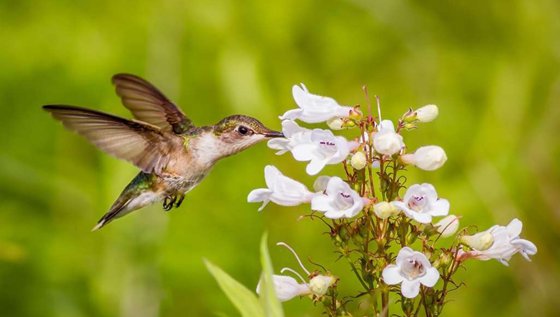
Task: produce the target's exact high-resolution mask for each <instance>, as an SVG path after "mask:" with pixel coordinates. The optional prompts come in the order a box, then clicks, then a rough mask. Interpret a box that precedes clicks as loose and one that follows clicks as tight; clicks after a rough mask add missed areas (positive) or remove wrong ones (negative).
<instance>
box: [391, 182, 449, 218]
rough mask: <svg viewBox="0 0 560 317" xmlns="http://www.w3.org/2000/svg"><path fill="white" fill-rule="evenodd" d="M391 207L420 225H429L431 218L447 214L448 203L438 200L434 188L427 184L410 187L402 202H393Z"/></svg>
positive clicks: (444, 200)
mask: <svg viewBox="0 0 560 317" xmlns="http://www.w3.org/2000/svg"><path fill="white" fill-rule="evenodd" d="M393 205H394V206H395V207H397V208H398V209H400V210H402V211H403V212H404V213H405V214H406V215H407V216H408V217H410V218H412V219H414V220H416V221H418V222H420V223H430V222H432V217H435V216H447V214H448V213H449V201H447V199H442V198H440V199H438V195H437V192H436V189H435V188H434V186H432V185H431V184H427V183H424V184H422V185H418V184H414V185H412V186H410V188H409V189H408V190H407V191H406V193H405V195H404V199H403V201H394V202H393Z"/></svg>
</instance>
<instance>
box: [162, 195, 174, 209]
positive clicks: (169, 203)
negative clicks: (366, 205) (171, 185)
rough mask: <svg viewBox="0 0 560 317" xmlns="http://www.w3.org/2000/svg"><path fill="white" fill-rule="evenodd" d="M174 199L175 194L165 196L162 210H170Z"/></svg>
mask: <svg viewBox="0 0 560 317" xmlns="http://www.w3.org/2000/svg"><path fill="white" fill-rule="evenodd" d="M176 200H177V196H175V195H173V196H165V199H164V200H163V210H165V211H169V210H171V208H173V204H175V201H176Z"/></svg>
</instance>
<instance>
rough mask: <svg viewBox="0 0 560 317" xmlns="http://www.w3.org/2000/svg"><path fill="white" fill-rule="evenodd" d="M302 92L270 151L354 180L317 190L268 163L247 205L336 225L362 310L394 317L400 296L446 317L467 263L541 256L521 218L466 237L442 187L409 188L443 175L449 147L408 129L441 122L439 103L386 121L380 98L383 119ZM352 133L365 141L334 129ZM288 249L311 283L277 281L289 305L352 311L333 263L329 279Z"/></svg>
mask: <svg viewBox="0 0 560 317" xmlns="http://www.w3.org/2000/svg"><path fill="white" fill-rule="evenodd" d="M292 93H293V97H294V100H295V102H296V104H297V105H298V108H297V109H293V110H289V111H287V112H286V113H284V115H282V116H281V117H280V119H281V120H283V121H282V130H283V133H284V136H285V138H279V139H272V140H270V141H269V143H268V146H269V147H270V148H271V149H274V150H276V151H277V152H276V154H278V155H283V154H285V153H287V152H290V153H291V155H292V156H293V158H294V159H295V160H296V161H301V162H308V163H307V167H306V172H307V174H308V175H311V176H316V175H318V174H319V173H321V171H322V170H323V168H324V167H325V166H326V165H341V166H342V167H343V170H344V172H345V176H344V177H339V176H327V175H321V176H316V178H315V180H314V183H313V185H312V188H311V189H309V187H308V186H306V185H304V184H303V183H301V182H299V181H296V180H294V179H291V178H289V177H287V176H285V175H284V174H282V173H281V172H280V171H279V170H278V169H277V168H276V167H274V166H272V165H268V166H266V167H265V182H266V188H259V189H255V190H253V191H251V192H250V193H249V195H248V198H247V200H248V201H249V202H262V206H261V207H260V208H259V211H260V210H262V209H263V208H264V207H265V206H266V205H267V204H268V202H273V203H275V204H278V205H282V206H298V205H301V204H309V206H308V207H307V208H308V209H307V210H310V214H309V215H308V217H309V219H312V220H313V219H321V220H322V222H323V223H324V224H325V225H327V226H328V233H329V236H330V237H331V238H332V242H333V246H334V247H335V251H336V252H338V253H339V254H340V257H341V258H346V259H347V260H348V263H349V265H350V268H351V270H352V272H353V273H354V274H355V276H356V278H357V280H358V282H359V283H360V284H361V286H362V287H363V290H361V291H359V292H357V294H354V295H353V296H352V297H353V298H360V297H361V296H365V295H369V296H370V297H372V298H371V300H369V301H364V303H367V304H362V305H357V307H358V308H357V309H362V310H363V307H364V306H368V305H369V308H370V309H371V311H372V312H373V313H375V314H376V315H381V316H389V315H390V314H389V311H388V310H389V303H390V302H391V301H390V299H389V298H390V296H389V295H390V294H391V293H396V294H397V295H396V296H400V303H401V308H402V311H403V313H404V315H406V316H413V315H414V316H416V315H417V314H418V311H419V310H420V307H422V306H424V311H425V314H426V315H427V316H437V315H439V314H440V313H441V311H442V309H443V306H444V304H445V303H446V296H447V295H448V293H449V292H450V291H451V287H452V286H453V287H458V286H459V285H461V283H457V282H456V281H454V273H455V272H456V271H457V270H458V268H459V267H460V266H462V265H463V263H464V262H465V260H467V259H479V260H489V259H497V260H499V261H500V262H502V263H504V264H506V265H507V264H508V261H509V260H510V258H511V257H512V256H513V255H514V254H516V253H520V254H521V255H523V256H524V257H525V258H526V259H527V260H529V259H530V258H529V256H531V255H534V254H536V252H537V248H536V246H535V245H534V244H533V243H532V242H530V241H528V240H524V239H521V238H520V237H519V236H520V234H521V229H522V223H521V221H519V220H518V219H514V220H512V221H511V223H510V224H509V225H507V226H505V227H504V226H498V225H496V226H493V227H492V228H490V229H488V230H486V231H483V232H479V233H474V234H472V235H468V234H467V233H468V232H467V229H463V230H459V218H460V217H458V216H456V215H450V214H449V212H450V208H451V206H450V203H449V201H448V200H447V199H445V198H441V197H440V196H439V195H438V192H437V191H436V188H435V187H434V186H433V185H431V184H428V183H423V184H412V185H406V184H405V182H406V177H404V176H403V175H402V174H403V171H405V170H406V168H408V167H412V166H414V167H416V168H419V169H421V170H424V171H435V170H437V169H439V168H441V167H442V166H443V165H444V164H445V162H446V161H447V155H446V153H445V151H444V150H443V148H441V147H440V146H437V145H425V146H420V147H418V148H417V149H415V150H412V151H411V150H409V148H408V147H407V145H406V143H405V141H404V138H403V132H405V131H409V130H413V129H416V128H418V126H419V125H420V124H422V123H425V122H431V121H433V120H434V119H436V117H437V116H438V113H439V110H438V107H437V106H435V105H427V106H424V107H420V108H418V109H416V110H413V109H409V110H408V111H407V112H405V113H404V114H403V115H402V117H401V118H400V119H399V120H398V121H396V122H393V121H391V120H383V119H382V118H381V109H380V105H379V99H377V114H376V115H373V114H372V113H371V109H368V113H367V114H364V113H362V111H361V110H360V107H359V106H355V107H350V106H343V105H340V104H338V103H337V102H336V101H335V100H334V99H333V98H330V97H322V96H318V95H314V94H311V93H310V92H309V91H308V90H307V88H306V87H305V86H304V85H303V84H302V85H301V86H294V87H293V89H292ZM369 108H371V107H369ZM295 120H299V121H302V122H305V123H309V124H316V123H327V125H328V127H329V128H330V130H329V129H321V128H315V129H308V128H305V127H302V126H300V125H298V123H296V121H295ZM352 128H353V129H359V134H357V136H356V138H355V139H347V138H345V137H343V136H339V135H335V134H334V133H333V131H332V130H341V129H352ZM405 189H406V190H405ZM451 236H456V239H449V240H450V241H451V240H453V242H451V243H448V244H449V245H448V246H439V245H440V244H441V243H442V241H441V240H440V238H447V237H451ZM281 245H283V246H285V247H287V248H288V249H289V250H290V251H292V252H293V253H294V255H295V256H296V259H297V260H298V262H299V263H300V266H301V268H302V269H303V271H304V272H305V273H306V274H307V279H305V278H303V277H302V276H301V275H299V274H298V273H297V272H295V271H294V270H292V269H289V268H284V269H282V270H281V273H284V272H286V271H289V272H291V273H293V274H295V275H296V276H297V277H298V278H299V279H300V281H301V283H300V282H298V281H297V280H296V279H295V278H293V277H290V276H287V275H274V276H273V281H274V286H275V288H276V293H277V296H278V298H279V299H280V300H281V301H287V300H290V299H292V298H294V297H297V296H311V298H312V299H313V300H314V301H316V302H319V301H320V302H322V303H323V304H324V307H325V311H326V313H327V314H328V315H330V316H338V315H340V314H347V313H349V312H350V310H351V309H350V308H348V305H347V302H346V301H344V300H341V299H340V298H338V292H337V291H336V286H337V282H338V278H336V277H335V276H333V275H332V274H331V273H330V272H329V271H326V269H325V268H324V267H323V266H321V268H322V269H323V271H322V272H319V271H317V272H312V273H310V272H309V271H308V270H307V269H306V268H305V267H304V266H303V264H302V263H301V261H300V260H299V257H298V256H297V254H295V252H294V251H293V249H291V248H290V247H289V246H287V245H286V244H284V243H281ZM439 281H441V283H439V284H438V282H439ZM438 285H439V287H438ZM257 292H259V287H257ZM417 297H420V298H421V299H420V300H416V298H417ZM364 314H367V313H366V312H364V311H359V313H358V315H364Z"/></svg>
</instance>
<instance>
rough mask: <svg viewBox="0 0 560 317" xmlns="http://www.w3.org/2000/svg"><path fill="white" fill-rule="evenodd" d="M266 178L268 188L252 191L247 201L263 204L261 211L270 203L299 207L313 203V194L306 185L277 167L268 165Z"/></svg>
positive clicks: (265, 173) (265, 170)
mask: <svg viewBox="0 0 560 317" xmlns="http://www.w3.org/2000/svg"><path fill="white" fill-rule="evenodd" d="M264 178H265V181H266V186H267V187H268V188H259V189H255V190H253V191H251V192H250V193H249V196H247V201H248V202H251V203H254V202H261V201H262V202H263V204H262V206H261V207H260V208H259V211H261V210H262V209H263V208H264V207H265V206H266V205H267V204H268V202H269V201H272V202H274V203H276V204H278V205H281V206H297V205H299V204H302V203H307V202H310V201H311V198H312V197H313V193H311V192H310V191H309V190H308V189H307V187H305V185H303V184H302V183H300V182H298V181H295V180H293V179H291V178H289V177H286V176H284V175H283V174H282V173H281V172H280V171H279V170H278V169H277V168H276V167H274V166H272V165H267V166H266V167H265V168H264Z"/></svg>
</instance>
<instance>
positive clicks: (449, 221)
mask: <svg viewBox="0 0 560 317" xmlns="http://www.w3.org/2000/svg"><path fill="white" fill-rule="evenodd" d="M434 226H435V227H436V230H437V232H439V233H440V234H441V236H442V237H444V238H447V237H450V236H452V235H453V234H454V233H455V232H457V229H459V217H457V216H455V215H449V216H447V217H445V218H443V219H441V220H440V221H438V222H437V223H436V224H435V225H434Z"/></svg>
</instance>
